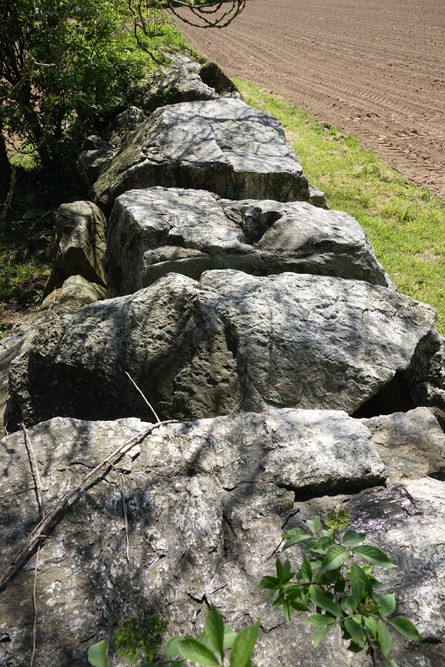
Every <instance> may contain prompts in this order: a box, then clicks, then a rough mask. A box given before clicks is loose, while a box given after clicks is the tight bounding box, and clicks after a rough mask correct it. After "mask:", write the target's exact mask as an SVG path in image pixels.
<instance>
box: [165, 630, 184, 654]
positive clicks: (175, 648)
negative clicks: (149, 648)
mask: <svg viewBox="0 0 445 667" xmlns="http://www.w3.org/2000/svg"><path fill="white" fill-rule="evenodd" d="M182 639H183V637H180V636H178V635H177V636H176V637H171V638H170V639H169V640H168V642H167V644H166V645H165V648H164V655H165V657H166V658H174V657H175V656H176V655H180V652H179V645H178V642H180V641H182Z"/></svg>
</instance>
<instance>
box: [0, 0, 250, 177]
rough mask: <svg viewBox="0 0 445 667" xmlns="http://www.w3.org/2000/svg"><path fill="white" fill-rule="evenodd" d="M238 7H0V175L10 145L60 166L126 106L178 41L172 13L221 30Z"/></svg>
mask: <svg viewBox="0 0 445 667" xmlns="http://www.w3.org/2000/svg"><path fill="white" fill-rule="evenodd" d="M243 6H244V0H231V1H230V2H228V3H222V2H221V3H214V2H209V1H208V0H183V1H179V2H174V1H173V0H2V2H1V4H0V134H1V139H0V168H2V167H3V172H4V171H5V165H7V159H6V158H7V150H6V149H7V143H8V142H10V141H11V138H13V139H14V140H15V141H16V143H17V140H18V141H19V142H20V144H21V145H23V143H25V144H26V145H28V146H30V147H32V148H33V149H36V150H37V152H38V155H39V158H40V161H41V163H42V164H43V165H49V164H55V163H58V162H60V160H61V158H63V156H64V154H66V149H67V147H68V146H69V145H70V142H72V141H73V140H74V139H77V138H78V137H79V136H81V134H82V133H84V132H85V131H86V130H88V129H90V128H93V127H94V126H95V125H96V126H97V124H98V123H100V121H103V120H104V119H105V118H106V117H107V114H109V113H110V112H111V111H112V110H113V109H116V108H118V107H119V105H121V104H123V102H124V100H125V96H126V93H127V91H128V88H129V86H131V84H132V83H133V82H135V81H136V80H138V79H139V78H141V76H142V75H143V73H144V72H145V71H147V69H150V67H153V66H154V63H159V62H160V61H161V60H162V51H163V50H165V49H166V47H167V48H168V47H170V46H171V42H172V41H174V40H175V39H177V33H176V32H175V30H174V27H173V24H172V18H171V14H172V13H173V14H175V15H179V14H180V15H181V17H182V18H183V19H185V20H187V21H188V22H196V21H199V18H200V17H202V18H203V23H202V24H203V25H204V26H207V27H209V26H211V25H215V26H217V27H222V26H224V25H227V23H228V22H230V21H231V20H233V18H234V17H235V16H236V15H237V14H238V13H239V12H240V11H241V10H242V8H243ZM184 9H185V10H187V13H188V14H189V16H187V15H184ZM167 10H171V11H167ZM172 48H174V47H173V46H172Z"/></svg>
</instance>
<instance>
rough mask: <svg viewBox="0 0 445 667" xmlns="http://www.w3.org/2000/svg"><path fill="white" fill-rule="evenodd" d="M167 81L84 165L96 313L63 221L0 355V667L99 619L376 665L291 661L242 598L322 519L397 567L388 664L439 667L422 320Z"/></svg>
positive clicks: (73, 209) (257, 595) (250, 138)
mask: <svg viewBox="0 0 445 667" xmlns="http://www.w3.org/2000/svg"><path fill="white" fill-rule="evenodd" d="M186 70H187V71H188V70H189V71H190V72H189V73H190V77H191V80H190V81H189V82H180V81H179V82H178V80H177V79H178V76H179V77H180V75H179V74H178V72H179V71H182V72H184V71H186ZM171 76H172V79H171V80H168V81H166V82H164V83H165V85H164V92H162V90H163V89H162V86H161V88H160V89H159V91H158V94H159V95H158V96H159V97H161V98H162V100H160V103H162V104H164V103H165V101H166V98H165V95H164V93H165V90H166V89H169V87H170V93H172V94H173V93H174V94H176V93H178V96H179V97H178V98H177V99H178V100H180V102H179V103H178V104H170V105H167V106H164V107H163V108H161V109H157V110H156V111H154V112H153V114H152V115H151V116H150V117H149V118H148V119H147V118H146V117H145V116H144V113H143V111H141V110H140V109H136V108H132V109H129V110H128V111H127V112H124V114H122V115H121V116H119V118H117V119H116V120H115V123H114V124H112V126H110V128H109V131H108V134H107V135H106V137H105V138H104V139H106V140H107V141H104V139H101V138H97V137H92V138H91V139H90V140H89V141H88V142H87V144H86V146H85V148H86V149H87V150H86V153H84V155H83V157H82V160H81V163H82V165H83V174H84V178H85V179H86V180H87V181H88V182H89V183H90V184H91V183H93V182H94V181H95V184H94V191H95V196H96V200H97V202H98V203H99V204H100V205H101V207H102V209H103V210H104V211H106V212H107V213H110V212H111V210H112V209H113V211H112V213H111V217H110V218H109V220H108V230H107V244H108V247H107V250H106V265H107V267H106V268H107V277H108V283H109V286H108V294H105V282H106V276H105V268H104V267H103V265H102V258H103V255H104V250H105V247H104V243H105V242H104V239H105V234H104V231H103V229H104V226H103V223H104V220H103V215H102V213H101V212H100V211H99V209H98V208H97V206H96V205H95V204H92V203H91V202H76V203H71V204H67V205H65V206H63V207H62V208H61V209H60V211H59V222H60V223H61V222H63V221H64V220H65V222H64V223H63V224H61V229H60V233H59V237H60V239H61V240H60V245H59V255H58V258H57V261H56V267H55V270H54V272H53V276H52V278H51V281H50V284H49V286H48V290H49V291H50V290H53V288H56V289H55V290H53V291H52V292H51V294H50V295H49V296H47V298H46V299H45V301H44V303H43V304H42V306H41V308H40V310H39V311H38V312H37V313H33V314H32V315H31V316H30V317H29V318H28V319H27V321H25V322H24V323H23V324H22V326H21V329H20V330H19V331H18V332H17V333H15V335H14V336H12V337H11V338H9V339H6V340H5V341H1V342H0V415H1V414H2V413H3V412H5V415H4V425H5V429H6V431H7V433H8V434H7V436H6V437H5V438H4V439H3V440H0V461H1V474H0V528H1V530H0V535H1V538H0V547H1V548H0V667H22V666H23V665H26V664H30V662H31V653H32V652H33V646H35V653H34V654H33V657H32V661H33V664H34V667H81V666H82V667H84V665H85V664H86V654H87V649H88V646H89V644H91V643H92V642H94V641H97V640H98V639H100V638H102V637H103V636H104V635H107V636H111V637H112V634H113V631H114V629H115V628H116V625H118V624H119V623H120V622H121V621H123V620H124V619H128V618H131V617H133V616H137V617H138V618H139V619H140V620H141V621H142V622H143V621H144V620H146V618H147V616H148V615H149V614H152V613H158V614H160V615H161V616H163V617H165V618H166V619H167V620H168V621H169V622H170V628H169V631H168V632H169V635H174V634H178V633H181V634H193V633H194V632H195V630H196V629H199V628H200V627H201V626H202V622H203V616H204V611H205V610H206V609H207V607H208V605H209V604H214V605H216V606H217V607H218V609H219V610H220V612H221V613H222V614H223V616H224V618H225V621H226V622H227V623H228V624H230V625H232V626H234V627H235V628H236V629H240V628H241V627H242V626H243V625H245V624H246V622H250V621H251V620H254V619H256V618H259V619H260V620H261V628H262V632H261V636H260V641H259V643H258V645H257V648H256V650H255V656H254V661H255V664H257V665H258V667H269V665H273V666H274V667H289V665H292V666H295V667H326V666H327V665H335V664H338V665H342V666H345V667H371V664H372V665H373V667H376V666H377V667H383V665H386V664H387V661H386V660H383V658H381V656H379V655H377V654H376V655H375V656H374V657H373V658H372V660H371V658H370V657H367V656H366V655H364V654H362V653H360V654H358V655H354V654H353V653H351V652H349V651H348V650H347V646H346V645H345V642H342V641H341V638H340V636H339V635H338V634H336V633H335V632H332V633H330V635H329V636H328V638H327V639H326V641H325V642H324V643H322V644H321V645H320V647H319V648H318V649H317V650H314V649H313V647H312V644H311V630H310V628H308V626H305V625H302V624H301V623H298V620H297V619H296V618H295V617H294V619H295V620H293V623H292V625H291V626H288V625H286V624H285V622H284V619H283V617H282V615H281V614H280V612H279V611H278V610H277V609H273V608H272V607H271V605H270V601H268V600H267V599H266V596H264V595H263V592H262V591H260V589H259V588H258V582H259V580H260V579H261V577H262V576H264V575H267V574H273V573H274V565H275V557H276V555H277V554H278V553H279V549H280V544H281V533H282V530H283V529H289V528H292V527H297V526H300V527H301V526H302V525H303V524H302V522H303V521H304V520H306V519H308V518H313V517H314V515H321V516H325V515H326V513H327V512H328V511H329V510H332V509H338V508H343V509H345V510H346V511H347V512H348V513H349V515H350V517H351V527H352V528H354V529H355V530H359V531H364V532H366V533H367V534H368V537H369V542H370V543H371V544H374V545H378V546H379V547H380V548H382V549H383V550H384V551H386V552H387V553H388V554H389V555H390V557H391V558H392V559H393V560H394V562H395V563H396V564H397V565H398V569H397V570H390V571H385V572H384V573H383V574H380V573H379V579H381V580H382V583H383V585H384V587H385V590H387V591H388V592H390V591H394V592H395V593H396V594H397V599H398V608H397V613H400V614H405V615H407V616H408V617H410V618H411V619H412V620H413V621H414V622H415V623H416V625H417V627H418V629H419V631H420V632H421V635H422V641H419V642H407V641H405V640H404V639H403V637H398V638H396V639H395V654H394V657H395V658H396V661H397V664H399V665H400V667H414V666H416V667H417V666H418V667H420V666H422V667H442V665H443V664H444V663H445V648H444V647H445V642H444V635H445V622H444V613H443V612H444V600H445V555H444V549H443V544H444V542H445V528H444V526H445V494H444V490H445V486H444V484H445V481H444V480H445V435H444V432H443V430H442V428H445V341H444V340H443V339H442V338H441V337H440V336H439V335H438V333H437V332H436V331H435V330H434V328H433V327H434V322H435V312H434V310H433V309H432V308H431V307H430V306H428V305H426V304H422V303H419V302H417V301H414V300H413V299H411V298H409V297H407V296H403V295H400V294H398V293H397V291H396V287H395V285H393V283H392V282H391V280H390V279H389V278H388V276H387V275H386V274H385V272H384V270H383V269H382V267H381V266H380V264H379V263H378V261H377V260H376V258H375V256H374V253H373V251H372V248H371V246H370V244H369V242H368V241H367V239H366V236H365V234H364V232H363V231H362V230H361V228H360V227H359V226H358V224H357V222H356V221H355V220H354V219H353V218H351V217H350V216H348V215H346V214H345V213H341V212H338V211H327V210H323V208H322V207H323V206H325V198H324V196H323V194H322V193H320V192H319V191H317V189H316V188H313V187H309V186H308V184H307V180H306V178H305V176H304V175H303V172H302V169H301V166H300V165H299V163H298V160H297V158H296V156H295V154H294V153H293V151H292V149H291V147H290V145H289V144H288V143H287V141H286V140H285V137H284V133H283V130H282V128H281V126H280V124H279V123H278V121H277V120H275V119H273V118H272V117H270V116H268V115H267V114H264V113H263V112H260V111H256V110H254V109H251V108H250V107H248V106H247V105H245V104H244V103H243V102H241V101H240V100H238V99H236V91H234V90H233V89H231V87H230V85H228V83H227V81H226V80H225V78H224V76H223V75H222V73H221V72H220V71H218V69H217V68H216V69H215V67H214V66H209V67H208V68H207V70H206V69H200V68H199V67H198V66H195V65H193V66H189V65H187V64H185V66H184V67H182V69H181V67H179V66H178V67H177V68H176V70H175V73H173V74H172V75H171ZM181 76H182V75H181ZM175 77H176V78H175ZM169 81H170V82H169ZM203 81H204V82H205V83H209V84H211V85H212V88H208V86H207V85H204V83H203ZM173 82H174V83H173ZM207 88H208V90H207ZM190 91H193V92H190ZM199 91H201V92H202V93H203V95H209V97H210V99H209V100H207V101H200V102H197V101H191V102H184V99H185V96H186V95H188V94H190V95H191V96H192V97H191V99H193V100H196V96H197V95H199V94H200V92H199ZM227 91H229V93H230V94H234V95H235V98H234V99H220V98H219V97H218V96H217V92H218V93H221V92H223V93H224V92H227ZM187 99H188V98H187ZM206 99H207V98H206ZM169 101H170V102H171V101H172V98H171V97H170V99H169ZM146 103H147V105H148V100H146ZM110 142H111V143H110ZM311 202H312V203H311ZM313 203H317V204H318V206H320V207H321V208H315V207H314V206H313V205H312V204H313ZM113 205H114V208H113ZM62 228H63V229H62ZM98 230H100V231H98ZM89 281H92V282H89ZM118 295H119V296H118ZM105 296H108V297H112V298H105V299H104V298H103V297H105ZM98 299H101V300H98ZM6 402H7V406H6V408H5V405H6ZM425 406H428V407H425ZM436 417H437V419H436ZM159 419H164V420H166V421H165V423H156V422H157V421H158V420H159ZM141 420H143V421H141ZM438 420H439V421H440V423H441V424H442V428H441V427H440V424H439V421H438ZM13 430H15V431H16V432H15V433H12V434H11V433H10V432H11V431H13ZM37 473H38V474H37ZM42 518H43V523H40V520H41V519H42ZM287 554H289V555H290V557H291V558H292V559H295V564H297V563H298V562H299V560H300V558H299V552H297V550H296V551H293V553H292V554H291V551H290V550H289V551H288V552H286V555H287ZM109 665H110V667H122V663H121V662H120V661H119V660H118V658H117V657H116V654H115V651H114V645H113V641H112V642H111V652H110V657H109Z"/></svg>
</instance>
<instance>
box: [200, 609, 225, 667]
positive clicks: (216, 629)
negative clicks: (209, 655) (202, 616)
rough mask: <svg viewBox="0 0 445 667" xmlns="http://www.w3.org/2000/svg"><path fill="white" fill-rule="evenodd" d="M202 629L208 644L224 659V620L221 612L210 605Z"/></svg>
mask: <svg viewBox="0 0 445 667" xmlns="http://www.w3.org/2000/svg"><path fill="white" fill-rule="evenodd" d="M204 630H205V632H206V633H207V637H208V638H209V642H210V645H211V647H212V649H213V650H214V651H217V652H218V653H219V655H220V656H221V660H223V659H224V621H223V618H222V616H221V614H220V613H219V612H218V611H217V610H216V608H215V607H214V606H213V605H212V606H211V607H210V610H209V613H208V614H207V616H206V620H205V621H204Z"/></svg>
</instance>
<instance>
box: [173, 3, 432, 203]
mask: <svg viewBox="0 0 445 667" xmlns="http://www.w3.org/2000/svg"><path fill="white" fill-rule="evenodd" d="M181 29H182V30H183V32H184V34H185V35H186V36H187V37H188V39H189V40H190V41H191V42H192V43H193V44H194V45H195V46H196V47H197V48H198V49H199V50H200V51H201V52H202V53H204V54H205V55H206V56H207V57H209V58H211V59H213V60H216V61H217V62H218V64H219V65H221V66H222V68H223V69H224V70H225V71H226V73H227V74H229V75H231V76H242V77H244V78H247V79H249V80H251V81H254V82H256V83H259V84H261V85H263V86H264V87H266V89H267V90H268V91H271V92H273V93H277V94H279V95H280V96H282V97H284V98H285V99H288V100H290V101H292V102H294V103H295V104H296V105H297V106H300V107H302V108H304V109H306V110H307V111H309V112H311V113H312V114H314V115H315V116H316V117H317V118H319V119H320V120H322V121H324V122H326V123H329V124H332V125H335V126H336V127H338V128H339V129H341V130H342V131H344V132H348V133H351V134H354V135H355V136H357V137H358V138H359V139H360V140H361V142H362V144H363V145H364V146H366V147H367V148H369V149H371V150H374V151H376V152H377V153H379V154H380V155H381V156H382V157H383V158H384V159H385V160H386V161H387V162H389V163H390V164H391V165H392V166H394V167H395V168H396V169H398V170H399V171H401V172H402V173H404V174H405V175H406V176H408V177H409V178H410V179H411V180H412V181H414V182H415V183H417V184H419V185H421V186H424V187H428V188H430V189H431V190H432V191H433V192H434V193H436V194H437V195H439V196H441V197H445V6H444V0H422V2H419V1H418V0H372V2H366V1H365V0H311V1H310V2H308V1H307V0H249V1H248V2H247V6H246V9H245V10H244V12H243V13H242V14H241V16H239V17H238V18H237V19H236V20H235V21H234V22H233V23H232V24H231V25H230V26H229V27H228V28H226V29H224V30H202V29H201V30H200V29H194V28H191V27H189V26H184V25H181Z"/></svg>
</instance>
